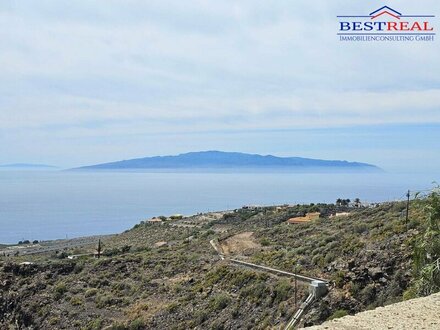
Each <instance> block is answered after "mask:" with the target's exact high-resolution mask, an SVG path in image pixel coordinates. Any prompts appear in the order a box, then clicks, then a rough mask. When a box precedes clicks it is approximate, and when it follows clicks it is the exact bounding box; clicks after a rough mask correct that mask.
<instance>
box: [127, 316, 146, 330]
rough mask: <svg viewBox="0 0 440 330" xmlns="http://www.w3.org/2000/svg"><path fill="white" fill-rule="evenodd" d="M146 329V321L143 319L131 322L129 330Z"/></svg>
mask: <svg viewBox="0 0 440 330" xmlns="http://www.w3.org/2000/svg"><path fill="white" fill-rule="evenodd" d="M144 328H145V321H144V320H143V319H141V318H138V319H136V320H133V321H131V322H130V325H129V326H128V329H129V330H142V329H144Z"/></svg>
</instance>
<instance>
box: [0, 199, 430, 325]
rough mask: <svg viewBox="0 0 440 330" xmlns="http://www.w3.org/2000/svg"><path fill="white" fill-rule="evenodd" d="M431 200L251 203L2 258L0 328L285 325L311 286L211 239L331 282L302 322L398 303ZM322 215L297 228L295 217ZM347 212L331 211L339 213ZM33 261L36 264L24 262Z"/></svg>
mask: <svg viewBox="0 0 440 330" xmlns="http://www.w3.org/2000/svg"><path fill="white" fill-rule="evenodd" d="M423 203H424V202H423V201H417V202H413V203H412V205H411V213H410V222H409V223H408V224H405V217H404V210H405V205H404V204H403V203H386V204H382V205H380V206H378V207H375V208H365V209H362V208H360V209H357V208H347V207H336V206H335V205H327V204H318V205H313V204H312V205H297V206H280V207H266V208H243V209H239V210H236V211H234V212H229V213H226V212H218V213H210V214H200V215H197V216H193V217H188V218H183V219H179V218H177V219H174V220H171V219H165V218H162V220H159V219H156V221H154V222H142V223H140V224H139V225H137V226H135V228H133V229H131V230H128V231H127V232H125V233H122V234H120V235H116V236H114V237H109V238H107V239H105V240H104V241H103V249H104V251H103V254H104V255H103V256H102V257H101V258H100V259H95V258H93V257H92V256H82V257H80V258H77V259H74V260H69V259H67V258H66V256H67V255H70V254H72V253H76V254H82V253H87V252H93V250H90V249H89V248H87V247H85V248H83V249H82V250H81V249H79V248H78V247H76V248H75V251H72V250H68V249H67V250H65V251H56V252H51V253H50V254H38V255H32V256H18V257H1V259H0V260H1V261H0V292H1V296H0V328H12V329H14V328H20V329H72V328H77V329H103V328H106V329H158V328H161V329H188V328H195V329H268V328H278V327H280V326H282V325H284V324H286V323H287V322H288V321H289V319H290V318H291V316H292V315H293V313H294V312H295V296H297V298H298V302H299V301H300V300H301V299H303V298H304V297H305V294H306V290H307V287H305V286H302V285H298V287H297V292H296V294H295V283H294V282H293V281H292V280H291V279H289V278H282V277H277V276H273V275H269V274H266V273H260V272H257V271H254V270H250V269H245V268H240V267H238V266H234V265H231V264H229V263H228V262H227V261H226V260H220V258H219V256H218V255H217V253H216V252H215V251H214V250H213V249H212V246H211V245H210V243H209V241H210V240H212V239H218V240H219V243H220V244H221V245H222V246H223V247H224V249H225V250H226V251H227V253H228V254H230V255H231V256H234V257H235V258H240V259H243V260H247V261H250V262H253V263H257V264H260V265H267V266H272V267H274V268H278V269H281V270H286V271H290V272H298V273H300V274H304V275H310V276H316V277H321V278H325V279H328V280H329V281H330V291H329V294H328V295H327V296H326V297H325V298H324V299H322V300H320V301H318V302H316V303H315V304H314V306H313V308H312V309H311V310H310V311H309V312H308V314H307V315H306V317H305V319H304V322H305V325H314V324H320V323H322V322H324V321H325V320H327V319H331V318H334V317H338V316H343V315H345V314H354V313H356V312H359V311H363V310H366V309H370V308H372V307H376V306H381V305H384V304H389V303H393V302H397V301H400V300H402V297H403V295H404V292H405V290H406V289H407V287H408V285H409V283H410V281H411V278H412V267H411V257H412V250H413V249H412V245H413V244H414V240H415V238H416V237H417V236H418V235H419V233H420V232H421V230H422V229H423V228H424V226H425V219H426V216H425V214H424V211H423V208H422V206H423ZM311 212H319V213H320V214H321V217H320V218H318V219H316V220H313V221H311V222H308V223H302V224H297V225H292V224H289V223H287V220H288V219H290V218H292V217H303V216H304V215H305V214H307V213H311ZM347 212H348V213H349V215H341V216H337V217H330V216H331V215H332V214H335V213H341V214H344V213H347ZM23 262H28V263H29V262H31V264H22V263H23Z"/></svg>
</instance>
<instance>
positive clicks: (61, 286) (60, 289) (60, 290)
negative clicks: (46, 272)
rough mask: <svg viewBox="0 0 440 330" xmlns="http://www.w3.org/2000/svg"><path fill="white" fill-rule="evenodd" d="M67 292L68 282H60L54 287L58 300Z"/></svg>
mask: <svg viewBox="0 0 440 330" xmlns="http://www.w3.org/2000/svg"><path fill="white" fill-rule="evenodd" d="M66 292H67V286H66V283H64V282H60V283H58V284H57V285H56V286H55V289H54V295H55V299H56V300H58V299H60V298H61V297H62V296H63V295H64V294H65V293H66Z"/></svg>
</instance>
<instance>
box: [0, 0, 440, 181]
mask: <svg viewBox="0 0 440 330" xmlns="http://www.w3.org/2000/svg"><path fill="white" fill-rule="evenodd" d="M386 4H387V5H389V6H391V7H395V8H396V9H397V10H399V11H400V12H402V13H403V14H435V15H438V16H440V2H439V1H438V0H422V1H417V2H414V1H409V0H405V1H403V0H400V1H396V0H390V1H388V2H387V3H386ZM381 6H383V2H382V1H368V2H365V1H363V2H361V1H352V0H351V1H348V0H347V1H340V0H332V1H328V0H325V1H324V0H315V1H313V2H310V1H292V0H276V1H267V0H265V1H258V0H249V1H238V0H234V1H232V0H231V1H229V0H221V1H218V0H215V1H214V0H211V1H202V0H198V1H197V0H185V1H182V0H172V1H169V0H158V1H153V0H143V1H133V0H123V1H122V0H121V1H111V0H105V1H104V0H103V1H95V2H92V1H70V0H69V1H61V0H54V1H44V0H39V1H31V0H29V1H9V0H3V1H1V2H0V163H15V162H38V163H49V164H54V165H59V166H65V167H68V166H77V165H84V164H93V163H97V162H105V161H112V160H119V159H127V158H135V157H141V156H152V155H164V154H175V153H180V152H187V151H197V150H214V149H216V150H226V151H243V152H253V153H262V154H275V155H281V156H286V155H290V156H305V157H315V158H328V159H347V160H353V161H364V162H370V163H374V164H377V165H379V166H382V167H385V168H390V169H394V168H407V169H419V170H430V171H436V170H437V169H438V168H440V152H439V150H440V41H435V42H418V43H383V42H381V43H349V42H348V43H347V42H340V41H339V40H338V39H337V36H336V33H337V27H338V21H337V19H336V15H341V14H358V15H367V14H369V13H370V12H371V11H373V10H375V9H377V8H379V7H381ZM434 25H435V26H436V28H438V29H440V22H439V20H438V17H437V18H436V19H435V21H434ZM439 38H440V36H439ZM437 173H438V172H437Z"/></svg>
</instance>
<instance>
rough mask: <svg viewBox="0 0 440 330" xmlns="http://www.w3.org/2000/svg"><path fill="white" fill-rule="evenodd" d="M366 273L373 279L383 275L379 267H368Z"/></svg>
mask: <svg viewBox="0 0 440 330" xmlns="http://www.w3.org/2000/svg"><path fill="white" fill-rule="evenodd" d="M368 275H369V276H370V277H371V278H372V279H373V280H378V279H380V278H381V277H382V276H383V271H382V269H381V268H379V267H374V268H369V269H368Z"/></svg>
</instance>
